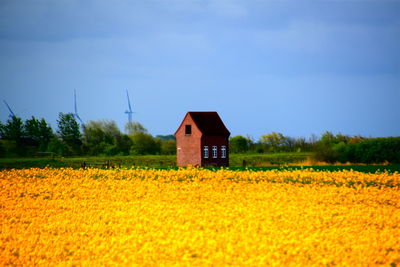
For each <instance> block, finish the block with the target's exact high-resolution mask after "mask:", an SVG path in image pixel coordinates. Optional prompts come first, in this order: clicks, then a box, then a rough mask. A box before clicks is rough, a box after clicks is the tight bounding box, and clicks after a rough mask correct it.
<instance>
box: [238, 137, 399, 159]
mask: <svg viewBox="0 0 400 267" xmlns="http://www.w3.org/2000/svg"><path fill="white" fill-rule="evenodd" d="M230 152H232V153H264V152H268V153H278V152H313V157H314V159H316V160H318V161H323V162H328V163H336V162H340V163H346V162H351V163H366V164H371V163H376V164H379V163H385V162H388V163H400V137H385V138H365V137H362V136H356V135H355V136H350V135H343V134H340V133H339V134H336V135H335V134H333V133H331V132H329V131H327V132H325V133H324V134H322V136H321V137H320V138H318V137H316V136H314V135H313V136H311V137H310V138H308V139H305V138H304V137H299V138H293V137H288V136H284V135H283V134H282V133H278V132H272V133H270V134H266V135H262V136H261V137H260V139H259V140H258V141H257V142H255V141H254V140H253V139H252V138H251V137H244V136H234V137H232V138H230Z"/></svg>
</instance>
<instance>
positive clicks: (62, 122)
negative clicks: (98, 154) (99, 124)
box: [57, 112, 82, 156]
mask: <svg viewBox="0 0 400 267" xmlns="http://www.w3.org/2000/svg"><path fill="white" fill-rule="evenodd" d="M57 125H58V130H57V133H58V136H59V137H60V138H61V140H62V141H63V142H64V144H65V145H66V147H67V148H68V150H67V151H66V153H65V154H66V155H69V156H70V155H79V154H81V145H82V134H81V132H80V130H79V123H78V122H77V121H76V119H75V116H74V115H73V114H72V113H66V114H64V113H62V112H60V113H59V118H58V120H57Z"/></svg>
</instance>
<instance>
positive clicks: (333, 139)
mask: <svg viewBox="0 0 400 267" xmlns="http://www.w3.org/2000/svg"><path fill="white" fill-rule="evenodd" d="M349 140H350V137H349V136H346V135H342V134H336V136H335V135H334V134H333V133H331V132H328V131H326V132H325V133H324V134H322V136H321V139H320V140H319V141H318V142H317V143H316V144H315V149H314V152H315V158H316V159H317V160H321V161H326V162H329V163H333V162H335V161H338V160H342V159H341V156H342V155H343V152H344V150H345V146H346V144H347V143H348V141H349Z"/></svg>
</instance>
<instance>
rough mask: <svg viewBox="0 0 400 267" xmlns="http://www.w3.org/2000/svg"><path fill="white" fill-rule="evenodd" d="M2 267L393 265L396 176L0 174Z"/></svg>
mask: <svg viewBox="0 0 400 267" xmlns="http://www.w3.org/2000/svg"><path fill="white" fill-rule="evenodd" d="M0 265H1V266H7V265H17V266H32V265H45V266H73V265H75V266H103V265H118V266H158V265H167V266H170V265H184V266H199V265H207V266H208V265H211V266H221V265H234V266H238V265H246V266H262V265H267V266H268V265H271V266H313V265H316V266H334V265H339V266H374V265H384V266H400V174H399V173H392V174H389V173H376V174H364V173H359V172H354V171H340V172H319V171H313V170H311V169H309V170H300V171H263V172H255V171H230V170H226V169H221V170H217V171H211V170H205V169H196V168H188V169H179V170H152V169H148V170H140V169H132V170H125V169H116V170H99V169H87V170H82V169H81V170H73V169H26V170H9V171H2V172H0Z"/></svg>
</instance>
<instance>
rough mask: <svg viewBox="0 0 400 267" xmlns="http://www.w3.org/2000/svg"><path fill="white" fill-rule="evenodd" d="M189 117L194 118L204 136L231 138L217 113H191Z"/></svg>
mask: <svg viewBox="0 0 400 267" xmlns="http://www.w3.org/2000/svg"><path fill="white" fill-rule="evenodd" d="M187 115H189V116H190V117H192V119H193V121H194V123H195V124H196V126H197V127H198V128H199V130H200V131H201V132H202V133H203V135H217V136H229V135H230V134H231V133H230V132H229V131H228V129H227V128H226V127H225V125H224V123H223V122H222V120H221V118H220V117H219V115H218V113H217V112H215V111H190V112H188V114H186V116H187ZM186 116H185V117H186Z"/></svg>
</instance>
